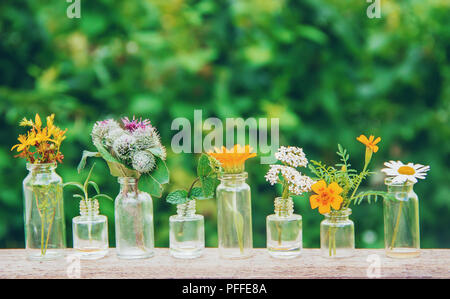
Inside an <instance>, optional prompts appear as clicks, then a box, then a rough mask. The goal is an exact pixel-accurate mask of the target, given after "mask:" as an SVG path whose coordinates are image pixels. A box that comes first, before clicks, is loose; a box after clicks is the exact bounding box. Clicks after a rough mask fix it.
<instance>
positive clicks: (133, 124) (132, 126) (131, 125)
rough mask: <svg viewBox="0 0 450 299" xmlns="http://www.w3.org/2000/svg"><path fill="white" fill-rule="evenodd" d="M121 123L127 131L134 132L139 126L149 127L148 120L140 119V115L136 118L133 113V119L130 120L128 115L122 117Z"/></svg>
mask: <svg viewBox="0 0 450 299" xmlns="http://www.w3.org/2000/svg"><path fill="white" fill-rule="evenodd" d="M122 123H123V125H124V127H125V130H127V131H128V132H131V133H132V132H134V131H136V130H137V129H139V128H142V129H145V128H147V127H150V126H151V125H150V120H148V119H144V120H142V117H140V118H139V119H136V118H135V117H134V115H133V120H130V119H129V118H128V117H124V118H122Z"/></svg>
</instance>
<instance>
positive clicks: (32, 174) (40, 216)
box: [23, 163, 66, 260]
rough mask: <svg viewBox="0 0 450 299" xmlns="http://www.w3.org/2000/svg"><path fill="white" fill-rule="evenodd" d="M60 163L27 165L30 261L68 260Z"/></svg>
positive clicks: (26, 233) (26, 186)
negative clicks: (66, 258) (65, 256)
mask: <svg viewBox="0 0 450 299" xmlns="http://www.w3.org/2000/svg"><path fill="white" fill-rule="evenodd" d="M56 166H57V164H56V163H46V164H30V163H28V164H27V169H28V171H29V173H28V175H27V177H26V178H25V179H24V181H23V192H24V222H25V245H26V251H27V256H28V259H30V260H53V259H57V258H61V257H63V256H64V249H65V248H66V226H65V221H64V201H63V183H62V179H61V177H60V176H59V175H58V174H57V173H56V171H55V169H56Z"/></svg>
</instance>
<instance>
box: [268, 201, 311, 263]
mask: <svg viewBox="0 0 450 299" xmlns="http://www.w3.org/2000/svg"><path fill="white" fill-rule="evenodd" d="M266 231H267V250H268V251H269V254H270V255H271V256H273V257H276V258H293V257H296V256H299V255H300V253H301V250H302V216H301V215H297V214H294V202H293V201H292V197H289V198H282V197H277V198H276V199H275V214H272V215H269V216H267V219H266Z"/></svg>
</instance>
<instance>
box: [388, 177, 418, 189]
mask: <svg viewBox="0 0 450 299" xmlns="http://www.w3.org/2000/svg"><path fill="white" fill-rule="evenodd" d="M384 183H385V184H386V186H387V190H388V192H389V193H399V192H405V193H409V192H413V187H414V183H412V182H410V181H406V182H404V183H399V184H398V183H395V184H393V183H392V179H391V178H387V179H386V180H385V181H384Z"/></svg>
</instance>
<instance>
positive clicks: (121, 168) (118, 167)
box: [106, 161, 141, 179]
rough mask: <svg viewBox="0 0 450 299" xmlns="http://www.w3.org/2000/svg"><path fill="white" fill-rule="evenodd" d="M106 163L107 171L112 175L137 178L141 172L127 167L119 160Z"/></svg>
mask: <svg viewBox="0 0 450 299" xmlns="http://www.w3.org/2000/svg"><path fill="white" fill-rule="evenodd" d="M106 163H107V164H108V166H109V171H110V173H111V175H112V176H115V177H130V178H136V179H138V178H139V177H140V176H141V174H140V173H139V172H138V171H136V170H134V169H129V168H128V167H126V166H125V165H123V164H122V163H120V162H112V161H106Z"/></svg>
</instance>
